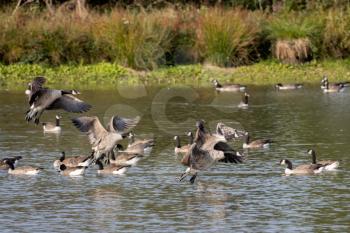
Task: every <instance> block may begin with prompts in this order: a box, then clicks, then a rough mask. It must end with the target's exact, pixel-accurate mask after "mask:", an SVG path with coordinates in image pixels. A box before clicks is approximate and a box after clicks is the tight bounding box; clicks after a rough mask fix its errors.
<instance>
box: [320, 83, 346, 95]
mask: <svg viewBox="0 0 350 233" xmlns="http://www.w3.org/2000/svg"><path fill="white" fill-rule="evenodd" d="M343 90H344V84H343V83H341V84H339V85H330V84H329V82H328V81H325V82H324V89H323V92H325V93H334V92H341V91H343Z"/></svg>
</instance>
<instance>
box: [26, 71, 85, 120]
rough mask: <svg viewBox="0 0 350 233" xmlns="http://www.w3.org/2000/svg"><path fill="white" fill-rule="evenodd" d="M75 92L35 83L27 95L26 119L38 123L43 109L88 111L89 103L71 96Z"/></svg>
mask: <svg viewBox="0 0 350 233" xmlns="http://www.w3.org/2000/svg"><path fill="white" fill-rule="evenodd" d="M43 79H44V78H43ZM34 83H35V80H34ZM34 90H35V92H34ZM77 94H79V92H78V91H76V90H51V89H48V88H43V87H42V86H41V85H36V88H35V89H32V90H31V93H30V95H29V96H30V99H29V105H30V108H29V110H28V111H27V113H26V117H25V119H26V121H28V122H29V121H31V120H34V122H35V124H39V119H40V116H41V115H42V113H43V112H44V111H45V110H56V109H64V110H65V111H67V112H75V113H81V112H86V111H88V110H89V109H90V108H91V105H89V104H86V103H84V102H83V101H81V100H80V99H78V98H76V97H74V96H73V95H77Z"/></svg>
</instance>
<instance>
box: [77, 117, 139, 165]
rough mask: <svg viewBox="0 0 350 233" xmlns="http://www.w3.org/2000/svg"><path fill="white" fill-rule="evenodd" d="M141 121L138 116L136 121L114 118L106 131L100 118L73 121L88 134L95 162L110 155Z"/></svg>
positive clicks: (83, 118)
mask: <svg viewBox="0 0 350 233" xmlns="http://www.w3.org/2000/svg"><path fill="white" fill-rule="evenodd" d="M139 121H140V117H139V116H137V117H135V118H134V119H128V118H122V117H119V116H113V117H112V118H111V120H110V122H109V124H108V126H107V129H105V128H104V127H103V126H102V124H101V122H100V120H99V119H98V117H96V116H94V117H86V116H83V117H76V118H74V119H72V122H73V124H74V126H75V127H77V128H78V129H79V130H80V131H81V132H83V133H86V134H87V136H88V138H89V141H90V144H91V145H92V150H93V151H95V152H96V153H95V154H94V156H93V157H94V160H93V162H96V160H98V159H99V158H100V157H101V156H102V155H104V154H105V155H106V154H108V153H110V152H111V151H112V150H113V149H114V147H115V146H116V144H117V143H118V141H120V140H122V139H123V138H125V137H126V136H127V133H128V132H129V131H130V130H131V129H132V128H134V127H135V126H136V125H137V123H138V122H139Z"/></svg>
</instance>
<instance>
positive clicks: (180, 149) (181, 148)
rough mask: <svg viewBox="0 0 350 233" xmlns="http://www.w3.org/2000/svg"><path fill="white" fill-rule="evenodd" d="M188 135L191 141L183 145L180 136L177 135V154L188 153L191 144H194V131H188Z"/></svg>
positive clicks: (175, 138)
mask: <svg viewBox="0 0 350 233" xmlns="http://www.w3.org/2000/svg"><path fill="white" fill-rule="evenodd" d="M187 136H188V137H189V143H188V144H186V145H184V146H181V142H180V137H179V136H177V135H176V136H175V137H174V140H175V149H174V151H175V154H176V155H178V154H187V152H188V150H189V149H190V147H191V145H192V144H193V133H192V132H191V131H190V132H188V133H187Z"/></svg>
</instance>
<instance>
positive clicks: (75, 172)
mask: <svg viewBox="0 0 350 233" xmlns="http://www.w3.org/2000/svg"><path fill="white" fill-rule="evenodd" d="M86 168H87V167H86V166H76V167H67V166H66V165H64V164H61V165H60V173H61V175H64V176H82V175H84V173H85V170H86Z"/></svg>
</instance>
